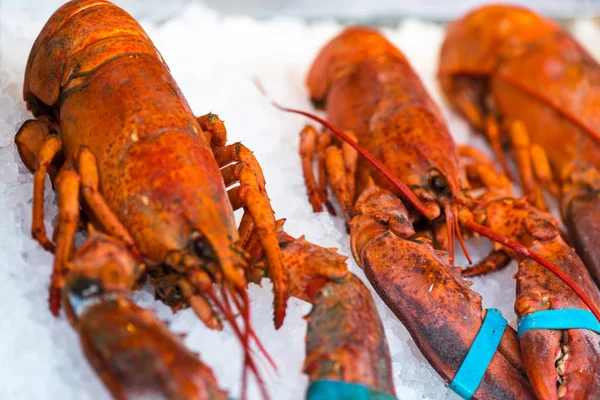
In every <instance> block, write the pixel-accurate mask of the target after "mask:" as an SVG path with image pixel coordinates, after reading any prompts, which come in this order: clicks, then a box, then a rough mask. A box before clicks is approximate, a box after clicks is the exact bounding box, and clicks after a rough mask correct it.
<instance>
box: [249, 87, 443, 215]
mask: <svg viewBox="0 0 600 400" xmlns="http://www.w3.org/2000/svg"><path fill="white" fill-rule="evenodd" d="M253 82H254V84H255V85H256V87H257V89H258V90H259V91H260V93H261V94H262V95H263V96H265V97H266V98H267V99H268V100H269V101H270V102H271V104H272V105H273V106H275V107H276V108H278V109H280V110H281V111H285V112H289V113H293V114H300V115H303V116H305V117H307V118H310V119H312V120H313V121H316V122H318V123H320V124H321V125H323V126H324V127H325V128H327V129H329V130H330V131H331V132H333V133H334V134H335V135H336V136H338V137H339V138H340V139H342V140H343V141H344V142H346V143H348V144H349V145H350V146H352V147H353V148H354V149H355V150H356V151H357V152H358V153H359V154H360V155H361V156H363V157H364V158H366V159H367V161H369V163H370V164H371V165H372V166H373V167H375V169H377V170H378V171H379V172H381V173H382V174H383V175H384V176H385V177H386V178H388V179H389V180H390V181H391V182H392V183H393V184H394V186H396V188H397V189H398V190H399V191H400V193H402V196H403V197H404V199H405V200H407V201H408V202H409V203H411V204H412V205H413V206H414V207H415V208H416V209H417V210H418V211H419V212H420V213H421V214H423V215H424V216H426V217H427V218H429V219H431V217H429V215H428V214H429V213H428V212H427V209H426V208H425V206H424V205H423V203H422V202H421V200H419V198H418V197H417V196H415V194H414V193H413V192H412V190H410V189H409V188H408V186H406V184H405V183H404V182H402V181H400V180H399V179H398V178H396V177H395V176H394V174H393V173H392V172H391V171H390V170H389V169H387V167H386V166H385V165H383V164H382V163H381V162H380V161H379V160H377V159H376V158H375V157H373V156H372V155H371V154H369V152H368V151H367V150H365V149H364V148H363V147H362V146H360V145H359V144H358V143H356V142H355V141H354V140H352V139H351V138H350V137H349V136H348V135H346V134H345V133H344V132H342V131H341V130H340V129H339V128H336V127H335V126H333V124H331V123H329V122H327V121H326V120H324V119H323V118H320V117H318V116H317V115H315V114H311V113H309V112H307V111H302V110H297V109H294V108H287V107H284V106H282V105H280V104H279V103H277V102H276V101H275V100H272V99H271V98H270V97H269V95H268V93H267V91H266V90H265V89H264V88H263V87H262V86H261V84H260V82H259V80H258V79H257V78H254V79H253Z"/></svg>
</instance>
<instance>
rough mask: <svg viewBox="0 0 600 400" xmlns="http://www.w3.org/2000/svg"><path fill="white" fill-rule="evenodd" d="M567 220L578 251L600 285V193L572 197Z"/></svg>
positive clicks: (566, 213)
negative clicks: (599, 250) (599, 233)
mask: <svg viewBox="0 0 600 400" xmlns="http://www.w3.org/2000/svg"><path fill="white" fill-rule="evenodd" d="M594 215H595V217H594ZM565 222H566V224H567V229H568V230H569V237H570V238H572V240H573V245H574V246H575V249H577V253H578V254H579V256H580V257H581V258H582V259H583V262H584V263H585V265H586V267H587V269H588V271H589V272H590V275H592V278H593V279H594V281H595V282H596V285H598V286H600V252H598V249H599V248H600V235H598V232H600V194H599V193H598V192H593V193H589V194H585V195H580V196H577V197H574V198H573V199H571V201H570V202H569V204H568V206H567V208H566V212H565Z"/></svg>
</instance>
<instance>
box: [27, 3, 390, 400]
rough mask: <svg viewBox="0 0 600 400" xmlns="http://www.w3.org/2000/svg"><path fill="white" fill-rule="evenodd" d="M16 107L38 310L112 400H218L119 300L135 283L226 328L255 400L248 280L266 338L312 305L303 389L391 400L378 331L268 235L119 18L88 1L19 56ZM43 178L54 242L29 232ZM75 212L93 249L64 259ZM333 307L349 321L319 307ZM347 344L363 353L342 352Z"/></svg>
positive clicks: (306, 261) (243, 151) (130, 22)
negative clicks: (270, 303) (28, 115)
mask: <svg viewBox="0 0 600 400" xmlns="http://www.w3.org/2000/svg"><path fill="white" fill-rule="evenodd" d="M24 99H25V101H26V103H27V107H28V109H30V110H31V111H32V112H33V114H34V116H35V117H36V118H35V119H34V120H29V121H27V122H25V123H24V124H23V126H22V127H21V129H20V130H19V132H18V133H17V135H16V138H15V141H16V143H17V147H18V149H19V153H20V155H21V158H22V160H23V162H24V163H25V164H26V165H27V167H28V168H29V169H30V170H31V171H32V172H34V199H33V210H34V212H33V221H32V233H33V236H34V237H35V238H36V239H37V240H38V241H39V242H40V243H41V244H42V245H43V246H44V247H45V248H46V249H47V250H49V251H53V252H54V253H55V261H54V268H53V273H52V280H51V287H50V308H51V311H52V312H53V313H54V314H55V315H56V314H58V312H59V307H60V304H61V301H60V300H61V297H62V300H63V301H62V303H63V304H64V305H65V309H66V311H67V315H68V316H69V319H70V321H71V322H72V324H73V325H74V327H75V328H76V329H77V330H78V332H79V334H80V337H81V340H82V346H83V348H84V350H85V352H86V355H87V356H88V359H89V360H90V362H91V363H92V364H93V365H94V367H95V368H96V370H97V372H98V373H99V375H100V376H101V377H102V379H103V380H104V382H105V383H106V385H107V386H108V388H109V389H110V390H111V392H112V393H113V395H114V396H115V397H117V398H127V397H130V396H132V395H138V394H144V395H151V396H163V397H168V398H182V399H183V398H185V399H190V398H196V399H204V398H225V397H226V394H225V393H224V392H223V391H221V390H219V388H218V387H217V386H216V380H215V379H214V377H213V376H212V373H211V372H210V370H209V369H208V368H207V367H206V366H204V365H202V364H201V363H200V361H199V360H198V359H197V358H196V356H195V355H193V354H191V353H190V352H189V351H187V350H186V349H185V348H184V347H183V345H182V343H181V342H180V341H178V340H177V339H176V338H175V337H173V336H172V335H171V334H170V333H169V331H168V330H167V329H166V328H165V327H164V326H163V325H162V324H160V323H159V322H158V321H157V320H156V319H155V317H154V316H153V315H152V314H151V313H150V312H147V311H145V310H141V309H139V308H138V307H137V306H135V305H134V304H132V303H131V302H130V301H129V300H127V297H126V296H127V295H128V294H129V293H130V291H131V290H133V289H134V285H135V284H136V282H138V281H139V279H140V278H143V277H145V276H146V272H147V273H148V274H149V275H150V278H151V281H152V283H153V284H154V286H155V288H156V293H157V295H158V296H159V297H160V298H161V299H162V300H163V301H165V302H166V303H167V304H169V305H170V306H171V307H172V308H173V309H174V310H177V309H179V308H181V307H184V306H188V305H189V306H191V307H192V308H193V310H194V312H195V313H196V315H197V316H198V317H199V318H200V319H201V320H202V321H203V322H204V323H205V324H206V325H207V326H208V327H210V328H213V329H221V319H222V318H225V319H226V320H227V322H229V323H230V324H231V326H232V328H233V330H234V333H235V334H236V336H237V337H238V339H239V340H240V342H242V344H243V346H244V350H245V353H244V354H245V368H244V373H243V384H242V386H243V388H245V386H246V380H247V371H248V369H250V370H252V372H253V373H254V374H255V375H256V377H257V380H258V381H259V383H260V387H261V389H262V391H263V396H264V397H268V394H267V393H266V390H265V388H264V384H263V382H262V381H261V379H260V376H259V375H260V374H259V371H258V368H257V365H256V363H255V362H254V358H253V357H252V353H251V352H250V349H249V346H250V341H251V340H252V341H255V342H256V343H257V344H258V345H259V346H260V342H258V339H257V337H256V335H255V333H254V331H253V329H252V327H251V324H250V317H249V315H250V313H249V306H250V305H249V300H248V296H247V293H246V285H247V282H248V280H254V281H258V280H259V279H260V278H262V277H264V276H267V277H268V278H269V279H271V280H272V281H273V285H274V291H275V298H274V302H275V305H274V308H275V310H274V311H275V312H274V314H275V325H276V327H279V326H280V325H281V324H282V322H283V319H284V315H285V305H286V300H287V298H288V297H289V296H291V295H293V296H297V297H299V298H302V299H305V300H307V301H310V302H311V303H313V305H314V307H313V311H312V314H311V319H312V320H316V321H320V320H322V319H323V318H325V319H327V318H329V319H331V320H336V321H339V322H340V327H341V328H342V329H340V331H339V332H338V335H339V336H338V339H339V340H337V341H335V343H327V342H326V340H325V339H328V338H330V337H331V330H330V329H326V327H324V326H322V325H321V324H318V325H315V324H314V323H312V322H311V323H309V333H308V335H309V341H311V340H312V341H314V342H316V343H327V345H322V346H318V345H315V346H308V348H307V366H306V371H307V373H308V374H309V375H310V378H311V381H322V380H323V379H326V380H333V381H334V382H345V383H357V384H361V385H364V386H367V387H368V388H370V389H371V390H376V391H381V392H383V393H387V394H388V395H393V394H394V391H393V386H392V384H391V378H390V377H391V374H390V370H389V367H390V361H389V354H388V350H387V344H386V341H385V336H384V334H383V328H382V326H381V323H380V321H379V320H378V316H377V312H376V309H375V307H374V304H373V302H372V299H371V298H370V295H369V293H368V291H367V290H366V288H364V286H362V284H361V283H360V282H359V281H358V280H356V278H354V277H353V276H352V275H351V274H349V272H348V270H347V268H346V265H345V263H344V260H343V258H340V257H341V256H339V255H337V254H336V253H335V252H333V251H331V250H329V249H323V248H320V247H318V246H315V245H312V244H310V243H308V242H306V241H304V240H303V239H297V240H294V239H293V238H290V237H289V236H287V235H286V234H285V233H283V231H282V227H281V223H277V222H276V221H275V218H274V215H273V211H272V210H271V206H270V204H269V201H268V197H267V194H266V191H265V182H264V178H263V175H262V171H261V169H260V166H259V165H258V163H257V161H256V160H255V159H254V157H253V156H252V153H251V152H250V151H249V150H248V149H247V148H246V147H244V146H243V145H241V144H240V143H235V144H230V145H227V143H226V139H227V135H226V131H225V127H224V125H223V123H222V121H220V120H219V118H218V117H217V116H216V115H214V114H208V115H205V116H202V117H199V118H196V117H194V115H193V114H192V112H191V110H190V108H189V106H188V104H187V102H186V100H185V99H184V97H183V95H182V94H181V92H180V90H179V88H178V87H177V84H176V83H175V81H174V80H173V77H172V76H171V74H170V72H169V70H168V68H167V65H166V64H165V62H164V60H163V59H162V57H161V55H160V54H159V53H158V51H157V50H156V49H155V47H154V45H153V44H152V42H151V41H150V39H149V38H148V36H147V35H146V33H145V32H144V31H143V29H142V28H141V27H140V26H139V24H138V23H137V22H136V21H135V20H134V19H133V18H132V17H131V16H130V15H129V14H127V13H126V12H125V11H123V10H121V9H120V8H118V7H116V6H114V5H113V4H111V3H109V2H107V1H104V0H79V1H72V2H69V3H67V4H65V5H64V6H62V7H61V8H60V9H59V10H58V11H56V12H55V13H54V14H53V15H52V17H51V18H50V20H49V21H48V22H47V24H46V25H45V27H44V28H43V30H42V32H41V33H40V35H39V37H38V38H37V40H36V42H35V43H34V45H33V48H32V50H31V54H30V57H29V60H28V63H27V68H26V71H25V82H24ZM47 174H49V175H50V178H51V180H52V183H53V185H54V187H55V188H56V190H57V192H58V196H59V218H58V223H57V225H56V227H55V231H54V235H53V239H54V240H50V239H48V238H47V237H46V232H45V228H44V219H43V192H44V180H45V177H46V175H47ZM236 183H239V186H236V187H234V188H232V189H230V190H229V191H228V190H227V188H228V187H229V186H233V185H234V184H236ZM80 204H81V205H82V208H83V210H84V212H85V216H86V217H87V219H89V220H90V221H91V222H92V224H93V226H95V227H96V229H98V231H102V232H103V233H99V232H97V231H95V230H94V229H91V233H90V236H89V237H88V240H87V242H86V244H85V245H84V246H82V248H80V249H79V251H77V252H75V251H74V243H73V239H74V235H75V231H76V229H77V226H78V224H79V221H80V209H79V207H80ZM238 208H244V214H243V217H242V220H241V223H240V226H239V227H237V226H236V224H235V220H234V216H233V211H234V210H235V209H238ZM282 247H283V249H282ZM284 266H285V267H284ZM61 295H62V296H61ZM342 298H343V299H345V300H346V301H347V302H348V304H354V305H356V307H355V308H354V309H351V308H340V307H333V306H332V305H331V302H334V303H335V304H337V302H338V301H339V299H342ZM331 313H335V316H332V315H331ZM235 314H239V315H240V316H241V317H242V320H243V321H244V325H245V329H242V327H241V326H240V325H238V322H237V321H236V317H235ZM365 327H369V329H368V331H365V330H364V329H365ZM356 330H360V333H361V334H362V336H361V337H362V338H363V341H359V342H356V343H351V344H349V341H351V340H354V339H355V338H356V337H357V336H359V335H358V334H357V333H356ZM322 335H323V336H324V338H322ZM355 346H358V347H359V348H357V349H354V347H355ZM261 351H263V353H265V355H266V351H265V350H264V349H263V348H262V347H261ZM323 352H326V353H327V356H328V357H330V358H329V359H330V360H334V361H335V362H334V363H333V365H332V364H328V363H327V362H326V361H327V360H326V359H324V358H323V355H322V353H323ZM150 360H151V362H149V361H150ZM142 367H143V368H142ZM242 393H243V395H245V390H242Z"/></svg>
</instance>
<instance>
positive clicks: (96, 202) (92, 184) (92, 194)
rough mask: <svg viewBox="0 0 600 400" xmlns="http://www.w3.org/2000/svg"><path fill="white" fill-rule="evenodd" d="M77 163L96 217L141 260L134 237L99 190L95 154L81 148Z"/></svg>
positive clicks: (84, 196) (86, 194) (82, 185)
mask: <svg viewBox="0 0 600 400" xmlns="http://www.w3.org/2000/svg"><path fill="white" fill-rule="evenodd" d="M75 162H76V165H77V171H78V172H79V176H80V177H81V193H82V195H83V198H84V200H85V202H86V204H87V205H88V207H89V208H90V210H91V211H92V213H93V214H94V216H95V217H96V218H97V220H98V221H99V222H100V223H101V224H102V226H103V227H104V230H105V231H106V232H107V233H108V234H110V235H112V236H114V237H116V238H117V239H119V240H120V241H121V242H123V243H124V244H125V245H126V246H127V249H128V250H129V251H131V252H132V253H133V255H134V256H136V257H137V258H138V259H141V255H140V252H139V250H138V248H137V246H136V244H135V241H134V240H133V237H132V236H131V234H130V233H129V232H128V231H127V228H125V226H124V225H123V224H122V223H121V221H119V218H117V216H116V215H115V213H114V212H113V211H112V210H111V209H110V207H108V204H106V201H105V200H104V198H103V197H102V195H101V194H100V191H99V190H98V184H99V178H98V167H97V164H96V158H95V157H94V154H93V153H92V152H91V151H89V150H88V149H86V148H81V149H80V150H79V152H78V153H77V154H76V155H75Z"/></svg>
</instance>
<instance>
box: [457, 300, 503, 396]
mask: <svg viewBox="0 0 600 400" xmlns="http://www.w3.org/2000/svg"><path fill="white" fill-rule="evenodd" d="M506 325H507V322H506V320H505V319H504V317H503V316H502V314H500V311H498V310H497V309H495V308H489V309H488V310H487V314H486V316H485V319H484V320H483V324H482V325H481V329H479V333H478V334H477V336H476V337H475V340H474V341H473V345H472V346H471V349H469V352H468V353H467V356H466V357H465V359H464V361H463V362H462V365H461V366H460V368H459V369H458V372H457V373H456V375H455V376H454V379H453V380H452V382H450V389H452V390H454V392H456V394H458V395H459V396H460V397H462V398H463V399H470V398H471V397H473V395H474V394H475V391H476V390H477V388H478V387H479V383H481V379H482V378H483V375H484V374H485V371H486V370H487V368H488V365H489V364H490V361H492V357H494V354H495V353H496V349H497V348H498V344H500V339H502V334H503V333H504V329H505V328H506Z"/></svg>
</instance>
